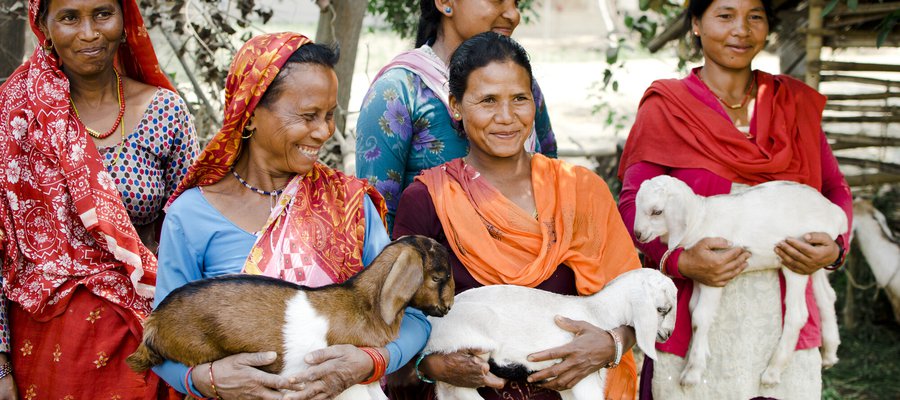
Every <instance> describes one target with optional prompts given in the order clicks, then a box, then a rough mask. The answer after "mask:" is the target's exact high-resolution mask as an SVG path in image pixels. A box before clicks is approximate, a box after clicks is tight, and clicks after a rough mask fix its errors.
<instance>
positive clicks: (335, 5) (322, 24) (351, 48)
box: [316, 0, 367, 173]
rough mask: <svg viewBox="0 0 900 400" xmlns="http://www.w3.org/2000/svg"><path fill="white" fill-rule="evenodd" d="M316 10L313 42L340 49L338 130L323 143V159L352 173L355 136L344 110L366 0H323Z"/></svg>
mask: <svg viewBox="0 0 900 400" xmlns="http://www.w3.org/2000/svg"><path fill="white" fill-rule="evenodd" d="M319 4H320V5H324V7H323V8H322V12H321V13H320V14H319V25H318V28H317V30H316V43H322V44H329V43H337V44H338V45H339V46H340V49H341V58H340V61H338V63H337V65H336V66H335V68H334V70H335V73H337V77H338V82H339V85H338V108H339V109H338V113H337V115H335V122H336V125H337V132H335V135H334V138H333V139H332V140H331V141H330V142H329V145H327V146H326V150H327V151H328V153H329V155H330V157H329V156H328V155H326V157H325V160H324V161H327V162H326V163H327V164H329V165H330V166H332V167H337V168H338V169H341V170H344V171H345V172H348V173H353V169H354V167H353V158H354V154H353V153H354V152H355V145H356V143H355V140H354V138H353V137H352V135H349V134H347V132H349V129H348V127H347V111H348V110H349V106H350V87H351V85H352V84H353V69H354V67H355V65H356V49H357V47H358V44H359V34H360V31H362V22H363V17H365V15H366V5H367V2H366V0H342V1H332V2H324V1H320V2H319Z"/></svg>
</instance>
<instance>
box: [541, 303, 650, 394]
mask: <svg viewBox="0 0 900 400" xmlns="http://www.w3.org/2000/svg"><path fill="white" fill-rule="evenodd" d="M556 325H558V326H559V327H560V328H562V329H565V330H567V331H569V332H572V333H574V334H575V338H574V339H572V341H571V342H569V343H567V344H565V345H563V346H559V347H554V348H552V349H547V350H544V351H541V352H538V353H534V354H531V355H529V356H528V360H529V361H533V362H538V361H547V360H554V359H562V361H560V362H559V363H556V364H554V365H552V366H550V367H547V368H544V369H542V370H540V371H538V372H535V373H533V374H531V376H529V377H528V381H529V382H541V386H543V387H545V388H547V389H551V390H557V391H559V390H567V389H571V388H572V387H573V386H575V384H577V383H578V382H580V381H581V380H582V379H584V377H586V376H588V375H590V374H592V373H594V372H597V371H598V370H600V369H601V368H603V367H605V366H607V365H609V364H610V363H611V362H612V361H613V360H614V359H615V357H616V344H615V341H613V338H612V336H610V334H609V333H607V332H606V331H605V330H603V329H600V328H598V327H596V326H594V325H592V324H590V323H587V322H584V321H575V320H571V319H568V318H565V317H562V316H557V317H556ZM624 331H625V332H627V333H626V335H625V336H626V338H625V339H624V340H625V342H624V343H623V346H625V347H624V349H625V350H627V349H628V348H630V346H631V345H634V331H633V330H631V329H626V330H624Z"/></svg>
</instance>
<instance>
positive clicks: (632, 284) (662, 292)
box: [607, 268, 678, 360]
mask: <svg viewBox="0 0 900 400" xmlns="http://www.w3.org/2000/svg"><path fill="white" fill-rule="evenodd" d="M612 285H617V286H618V285H625V288H626V290H627V293H628V298H629V302H630V304H631V312H632V319H633V321H634V336H635V339H636V340H637V345H638V347H640V349H641V351H643V352H644V354H646V355H647V357H650V358H651V359H654V360H655V359H656V342H665V341H666V340H668V339H669V336H671V335H672V331H673V330H674V329H675V307H676V305H677V302H678V299H677V297H676V295H677V293H678V292H677V289H676V288H675V284H674V283H672V280H671V279H669V278H668V277H667V276H665V275H663V274H662V273H661V272H659V271H657V270H655V269H650V268H639V269H636V270H632V271H628V272H626V273H624V274H622V275H619V276H618V277H617V278H616V279H613V280H612V281H611V282H609V283H608V284H607V286H612Z"/></svg>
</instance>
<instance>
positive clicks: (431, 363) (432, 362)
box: [417, 354, 443, 381]
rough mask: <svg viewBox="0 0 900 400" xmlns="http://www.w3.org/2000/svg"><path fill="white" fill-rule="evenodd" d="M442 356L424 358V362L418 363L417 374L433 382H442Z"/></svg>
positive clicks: (434, 355)
mask: <svg viewBox="0 0 900 400" xmlns="http://www.w3.org/2000/svg"><path fill="white" fill-rule="evenodd" d="M439 360H440V356H439V355H436V354H428V355H426V356H425V357H423V358H422V361H421V362H420V363H418V365H419V367H418V370H417V372H419V373H421V374H422V375H423V376H426V377H428V379H431V380H432V381H440V380H442V379H441V377H442V376H443V374H442V373H441V370H442V368H441V366H442V364H441V362H440V361H439Z"/></svg>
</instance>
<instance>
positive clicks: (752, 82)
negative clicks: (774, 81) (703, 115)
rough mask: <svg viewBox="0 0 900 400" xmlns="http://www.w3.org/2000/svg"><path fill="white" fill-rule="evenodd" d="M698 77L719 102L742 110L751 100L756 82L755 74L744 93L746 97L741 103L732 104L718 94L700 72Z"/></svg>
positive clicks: (733, 108)
mask: <svg viewBox="0 0 900 400" xmlns="http://www.w3.org/2000/svg"><path fill="white" fill-rule="evenodd" d="M697 78H700V82H703V86H706V88H707V89H709V91H710V92H711V93H712V94H713V96H716V100H719V102H720V103H722V105H723V106H725V107H728V108H730V109H732V110H740V109H742V108H744V106H746V105H747V103H748V102H749V101H750V93H752V92H753V85H754V84H756V74H753V78H752V79H750V83H749V84H748V85H747V93H746V94H744V99H743V100H741V102H740V103H739V104H735V105H731V104H728V102H726V101H725V100H723V99H722V98H721V97H719V95H718V94H716V92H715V91H713V90H712V89H711V88H710V87H709V85H707V84H706V81H704V80H703V77H702V76H700V73H697Z"/></svg>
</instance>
